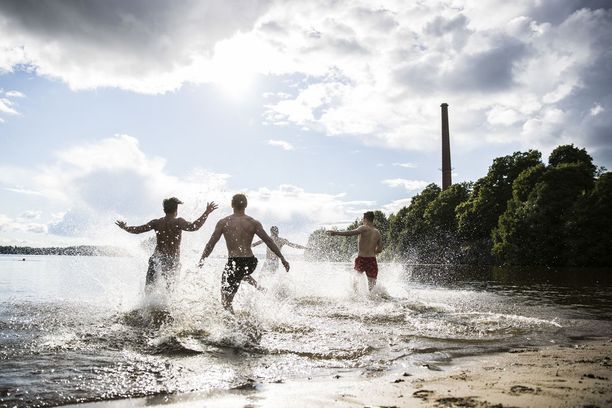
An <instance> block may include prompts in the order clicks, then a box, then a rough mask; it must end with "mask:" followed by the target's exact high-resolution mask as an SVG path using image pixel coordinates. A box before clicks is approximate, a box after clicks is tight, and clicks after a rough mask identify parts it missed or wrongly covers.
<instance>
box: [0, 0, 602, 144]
mask: <svg viewBox="0 0 612 408" xmlns="http://www.w3.org/2000/svg"><path fill="white" fill-rule="evenodd" d="M88 4H89V5H88V6H86V7H77V6H76V5H75V4H73V3H72V2H71V1H65V2H62V3H61V4H59V3H58V4H55V3H53V4H50V5H47V6H46V7H44V8H43V7H40V6H39V5H38V4H37V2H33V1H28V0H21V1H17V0H9V1H4V2H1V3H0V50H2V53H0V71H2V70H4V71H12V70H16V69H21V67H23V66H26V67H29V68H28V69H30V70H31V71H32V72H34V73H36V74H38V75H43V76H49V77H53V78H59V79H61V80H63V81H65V82H66V83H67V84H68V85H69V86H70V87H71V88H73V89H93V88H97V87H118V88H122V89H128V90H132V91H136V92H144V93H162V92H168V91H172V90H175V89H177V88H179V87H181V86H182V85H183V84H185V83H206V82H215V83H218V84H219V85H220V86H222V87H225V88H227V89H228V90H229V91H230V92H236V91H237V89H242V88H244V87H245V86H248V82H250V81H253V80H254V78H256V76H257V75H264V76H269V77H275V78H276V79H278V80H279V81H278V82H279V83H283V84H285V85H286V86H284V87H281V86H280V85H279V86H278V87H276V88H283V89H269V90H265V96H266V105H265V115H264V121H265V123H267V124H271V125H279V126H285V125H288V124H293V125H296V126H298V127H300V128H305V129H310V130H314V131H318V132H323V133H325V134H327V135H330V136H348V137H355V138H358V139H359V140H361V141H362V142H363V143H364V144H366V145H379V146H385V147H391V148H401V149H414V150H433V149H437V148H438V147H439V141H438V138H439V133H440V129H439V116H440V109H439V105H440V103H441V102H447V103H449V104H450V114H451V132H452V133H453V134H454V135H457V136H456V137H457V139H456V140H460V141H461V143H460V146H461V148H466V149H468V148H476V147H478V148H481V147H482V144H483V142H486V143H500V142H506V143H508V142H517V141H520V142H522V143H523V144H524V145H525V146H528V147H530V146H531V145H532V144H534V143H535V144H546V145H548V146H551V145H555V144H558V143H559V142H564V141H566V140H569V139H571V140H572V141H574V142H575V143H577V144H581V145H585V146H586V147H589V146H590V145H593V146H601V145H602V144H604V143H605V142H604V141H603V140H604V138H603V137H601V134H600V133H601V129H602V128H605V127H606V126H607V125H610V124H611V123H610V122H611V121H612V119H606V120H605V123H602V118H598V119H597V120H595V116H594V115H591V116H589V117H588V118H586V119H585V118H584V113H585V112H588V111H589V110H590V109H591V108H592V106H593V101H594V100H597V101H602V102H600V104H601V107H602V109H608V108H609V106H608V105H609V104H610V100H612V99H611V95H612V90H611V89H610V86H609V84H610V83H612V81H610V73H609V69H608V67H609V66H610V64H611V63H612V56H611V55H610V53H609V46H610V38H611V36H612V11H610V10H605V9H596V10H594V9H591V8H589V7H595V5H596V4H599V3H592V2H583V1H567V2H557V3H554V4H553V3H551V2H542V1H538V0H523V1H516V2H508V1H505V0H491V1H486V2H482V1H475V0H454V1H451V2H448V1H443V0H433V1H430V2H421V1H397V0H382V1H379V2H376V3H375V4H374V3H372V2H369V1H366V0H356V1H351V2H331V3H330V2H328V1H324V0H320V1H308V2H302V1H297V0H295V1H283V2H272V1H232V2H220V1H219V2H215V1H209V2H198V1H190V0H187V1H185V2H182V3H180V5H177V3H174V2H162V3H156V4H155V7H152V6H151V5H150V3H148V2H146V1H133V2H128V3H126V2H117V3H113V5H112V6H107V5H104V6H102V5H101V4H102V3H96V2H93V3H88ZM322 10H324V12H322ZM185 15H188V16H189V18H188V19H185V18H184V16H185ZM67 21H68V22H69V23H67ZM271 82H274V81H271ZM233 88H237V89H233ZM232 89H233V90H232ZM1 109H2V108H0V110H1ZM4 109H5V111H6V110H7V109H9V110H10V109H13V110H14V108H12V107H11V106H9V105H7V104H6V103H4ZM551 111H563V112H564V115H563V117H562V118H561V123H558V124H556V125H555V126H548V125H545V124H544V122H546V123H550V121H549V120H548V119H546V117H547V116H548V115H549V112H551ZM5 113H6V112H5ZM549 119H550V118H549ZM578 126H580V127H578ZM608 127H609V126H608ZM536 128H537V132H531V131H529V129H536Z"/></svg>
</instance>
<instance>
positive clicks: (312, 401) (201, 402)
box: [69, 338, 612, 408]
mask: <svg viewBox="0 0 612 408" xmlns="http://www.w3.org/2000/svg"><path fill="white" fill-rule="evenodd" d="M430 368H435V369H436V370H437V369H440V370H441V371H432V370H431V369H430ZM409 371H410V372H398V371H387V372H382V373H377V372H368V371H364V370H354V369H351V370H336V372H335V374H332V375H321V376H314V377H309V378H304V379H297V380H295V379H293V380H287V381H286V382H278V383H257V382H253V383H247V384H244V385H243V386H241V387H238V389H232V390H214V391H210V392H194V393H186V394H172V395H157V396H151V397H143V398H133V399H122V400H112V401H101V402H92V403H82V404H74V405H69V406H71V407H81V408H90V407H91V408H103V407H110V408H120V407H144V406H156V405H164V406H171V407H190V406H207V407H234V406H251V407H257V406H261V407H285V406H298V407H321V406H335V407H358V406H371V407H383V406H384V407H404V406H419V407H428V406H435V407H500V408H501V407H549V406H550V407H576V406H588V407H605V406H612V339H609V338H595V339H589V340H581V341H578V342H577V343H576V344H574V345H571V346H559V345H549V346H540V347H526V348H519V349H513V350H510V351H506V352H499V353H494V354H485V355H477V356H468V357H458V358H455V359H453V360H452V361H451V362H450V364H449V365H448V366H442V367H441V368H437V367H429V368H428V367H419V366H414V368H411V369H410V370H409Z"/></svg>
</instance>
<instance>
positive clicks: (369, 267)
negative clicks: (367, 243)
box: [355, 256, 378, 279]
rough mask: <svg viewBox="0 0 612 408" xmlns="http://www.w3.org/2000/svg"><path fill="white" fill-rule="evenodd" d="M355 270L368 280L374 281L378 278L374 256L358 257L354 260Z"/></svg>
mask: <svg viewBox="0 0 612 408" xmlns="http://www.w3.org/2000/svg"><path fill="white" fill-rule="evenodd" d="M355 270H356V271H357V272H365V274H366V276H367V277H368V278H373V279H376V277H377V276H378V263H376V257H374V256H358V257H357V258H355Z"/></svg>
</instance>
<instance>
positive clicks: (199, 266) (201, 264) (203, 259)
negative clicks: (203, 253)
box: [198, 258, 206, 268]
mask: <svg viewBox="0 0 612 408" xmlns="http://www.w3.org/2000/svg"><path fill="white" fill-rule="evenodd" d="M205 260H206V258H200V260H199V261H198V268H201V267H203V266H204V261H205Z"/></svg>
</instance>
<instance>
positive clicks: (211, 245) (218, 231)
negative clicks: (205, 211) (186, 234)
mask: <svg viewBox="0 0 612 408" xmlns="http://www.w3.org/2000/svg"><path fill="white" fill-rule="evenodd" d="M222 221H223V220H221V221H219V222H218V223H217V226H216V227H215V230H214V231H213V233H212V235H211V236H210V239H209V240H208V243H207V244H206V246H205V247H204V252H202V256H201V257H200V262H198V265H199V266H202V265H203V264H204V260H205V259H206V258H208V256H209V255H210V253H211V252H212V251H213V249H215V245H217V242H219V239H220V238H221V235H223V222H222Z"/></svg>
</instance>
